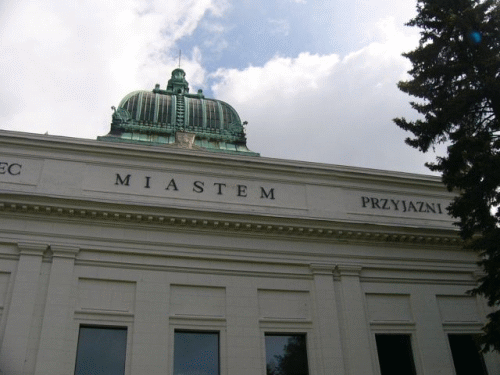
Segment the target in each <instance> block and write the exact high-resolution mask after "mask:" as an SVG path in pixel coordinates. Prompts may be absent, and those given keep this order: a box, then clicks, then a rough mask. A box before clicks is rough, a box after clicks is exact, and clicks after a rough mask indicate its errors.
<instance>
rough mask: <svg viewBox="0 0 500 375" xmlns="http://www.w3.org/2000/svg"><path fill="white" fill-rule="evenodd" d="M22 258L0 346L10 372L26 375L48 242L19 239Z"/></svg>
mask: <svg viewBox="0 0 500 375" xmlns="http://www.w3.org/2000/svg"><path fill="white" fill-rule="evenodd" d="M17 247H18V249H19V261H18V263H17V269H16V274H15V277H14V288H13V291H12V299H11V303H10V306H9V310H8V313H7V314H8V315H7V323H6V326H5V334H4V338H3V342H2V346H1V349H0V369H1V371H2V373H4V374H9V375H22V374H23V367H24V364H25V361H26V355H27V350H28V339H29V333H30V328H31V325H32V319H33V312H34V308H35V302H36V295H37V291H38V281H39V279H40V268H41V265H42V256H43V253H44V252H45V250H47V247H48V245H47V244H40V243H27V242H23V243H18V245H17Z"/></svg>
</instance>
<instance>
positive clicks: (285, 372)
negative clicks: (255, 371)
mask: <svg viewBox="0 0 500 375" xmlns="http://www.w3.org/2000/svg"><path fill="white" fill-rule="evenodd" d="M265 340H266V374H267V375H308V374H309V367H308V365H307V348H306V335H290V334H266V335H265Z"/></svg>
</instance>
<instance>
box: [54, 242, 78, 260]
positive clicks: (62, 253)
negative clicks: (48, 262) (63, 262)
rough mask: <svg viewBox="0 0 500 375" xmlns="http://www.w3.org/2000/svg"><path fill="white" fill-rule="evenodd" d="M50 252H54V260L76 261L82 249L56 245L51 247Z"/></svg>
mask: <svg viewBox="0 0 500 375" xmlns="http://www.w3.org/2000/svg"><path fill="white" fill-rule="evenodd" d="M50 250H52V257H54V258H70V259H74V258H76V256H77V254H78V252H79V251H80V248H79V247H76V246H71V245H64V244H56V245H50Z"/></svg>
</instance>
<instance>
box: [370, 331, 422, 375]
mask: <svg viewBox="0 0 500 375" xmlns="http://www.w3.org/2000/svg"><path fill="white" fill-rule="evenodd" d="M375 341H376V342H377V352H378V361H379V364H380V373H381V374H382V375H401V374H405V375H416V371H415V362H414V361H413V351H412V349H411V338H410V335H399V334H397V335H392V334H376V335H375Z"/></svg>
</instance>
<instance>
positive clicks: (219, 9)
mask: <svg viewBox="0 0 500 375" xmlns="http://www.w3.org/2000/svg"><path fill="white" fill-rule="evenodd" d="M227 7H228V3H227V2H226V1H225V0H186V1H175V0H167V1H165V0H109V1H101V0H88V1H85V2H76V3H75V2H67V1H64V0H46V1H43V2H35V1H29V0H26V1H18V2H15V3H14V2H12V3H11V4H8V6H6V7H5V11H4V14H3V16H2V21H3V22H2V23H1V24H0V46H1V47H0V66H2V72H0V87H1V88H0V121H1V125H0V126H1V127H2V128H4V129H13V130H24V131H30V132H41V133H44V132H45V131H48V132H49V133H50V134H61V135H70V136H75V137H90V138H95V136H96V135H97V134H105V133H107V132H108V130H109V121H110V119H111V109H110V107H111V105H117V104H118V102H119V100H120V99H121V98H122V97H123V96H124V95H125V94H126V93H127V92H130V91H132V90H136V89H138V88H144V89H151V88H153V87H154V84H155V83H156V82H157V81H158V80H160V79H161V82H160V83H161V84H162V85H165V84H166V81H167V80H168V78H169V74H170V71H171V69H172V67H174V66H176V65H177V64H176V56H177V50H176V48H175V43H176V41H178V40H179V39H180V38H182V37H185V36H187V35H190V34H192V33H193V31H194V30H195V29H196V27H197V26H198V24H199V23H200V21H201V20H202V19H203V18H204V17H205V16H206V15H207V14H211V15H213V16H216V17H217V16H221V15H223V13H224V11H225V10H226V9H227ZM183 52H184V57H183V61H182V66H183V68H184V69H186V70H189V73H190V74H189V79H190V83H191V84H194V85H202V83H203V82H204V79H205V70H204V68H203V67H202V66H201V64H200V60H201V58H200V56H199V55H200V54H199V51H198V50H197V49H196V48H195V49H194V50H193V51H183ZM186 52H187V53H186ZM96 129H98V130H96ZM96 133H97V134H96Z"/></svg>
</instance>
